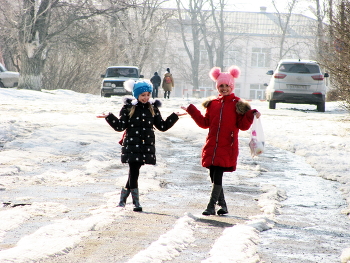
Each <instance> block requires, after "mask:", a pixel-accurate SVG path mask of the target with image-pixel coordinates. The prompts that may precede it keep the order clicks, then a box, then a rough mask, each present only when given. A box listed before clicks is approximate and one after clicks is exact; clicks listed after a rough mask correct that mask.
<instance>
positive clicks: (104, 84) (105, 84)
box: [103, 82, 112, 87]
mask: <svg viewBox="0 0 350 263" xmlns="http://www.w3.org/2000/svg"><path fill="white" fill-rule="evenodd" d="M111 86H112V83H110V82H103V87H111Z"/></svg>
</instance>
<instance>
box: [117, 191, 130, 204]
mask: <svg viewBox="0 0 350 263" xmlns="http://www.w3.org/2000/svg"><path fill="white" fill-rule="evenodd" d="M129 194H130V189H127V188H124V187H123V188H122V191H121V192H120V202H119V205H118V206H119V207H125V204H126V199H127V198H128V196H129Z"/></svg>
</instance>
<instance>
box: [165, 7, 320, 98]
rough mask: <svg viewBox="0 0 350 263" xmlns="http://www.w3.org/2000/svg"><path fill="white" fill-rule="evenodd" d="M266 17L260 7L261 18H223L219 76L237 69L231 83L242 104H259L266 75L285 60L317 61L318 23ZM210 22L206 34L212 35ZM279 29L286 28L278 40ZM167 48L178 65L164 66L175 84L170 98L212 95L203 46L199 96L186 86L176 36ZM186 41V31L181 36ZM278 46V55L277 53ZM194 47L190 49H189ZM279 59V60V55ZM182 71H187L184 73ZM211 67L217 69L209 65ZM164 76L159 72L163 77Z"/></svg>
mask: <svg viewBox="0 0 350 263" xmlns="http://www.w3.org/2000/svg"><path fill="white" fill-rule="evenodd" d="M287 17H288V14H277V13H268V12H266V8H264V7H262V8H261V10H260V12H235V11H232V12H225V13H224V21H225V41H226V42H227V43H225V44H226V47H225V49H226V50H225V53H224V54H225V55H224V67H225V68H224V71H225V70H227V68H228V67H229V66H231V65H237V66H239V67H240V69H241V76H240V77H239V78H238V79H237V80H236V88H235V94H236V95H237V96H239V97H242V98H245V99H264V91H265V86H264V84H265V83H268V81H269V79H270V76H268V75H266V72H267V71H268V70H270V69H275V66H276V65H277V62H278V61H279V60H280V59H282V58H284V59H286V58H300V59H312V60H316V59H317V58H316V53H317V52H316V44H315V43H316V35H317V34H316V31H317V21H316V20H315V19H312V18H310V17H306V16H304V15H302V14H291V15H290V19H289V22H288V23H287V22H286V21H287ZM211 22H212V21H209V22H208V23H209V24H207V25H206V27H207V28H209V29H213V30H214V28H215V27H214V26H211V25H210V23H211ZM282 28H285V30H284V31H285V32H286V33H285V35H283V31H282ZM171 32H172V33H171V34H172V41H171V46H172V48H173V50H174V51H173V52H174V53H173V54H171V56H173V57H177V58H178V59H177V62H170V61H169V62H167V63H166V64H165V65H166V66H165V67H169V68H171V73H173V76H174V79H175V89H174V91H173V93H172V94H173V96H177V97H186V96H197V97H207V96H210V95H216V94H217V92H216V91H215V89H214V88H213V81H211V80H210V79H209V77H208V72H209V70H210V66H209V63H208V61H207V58H208V53H207V51H206V49H205V46H204V44H203V43H201V45H200V47H199V49H200V72H201V73H200V74H201V75H200V77H199V90H194V89H193V85H191V84H189V77H188V74H187V73H188V71H190V70H189V67H190V66H189V59H188V55H187V54H186V52H185V49H184V45H183V42H182V38H181V34H180V31H179V30H176V29H175V30H172V31H171ZM186 34H187V36H189V38H190V36H191V32H190V30H188V31H186ZM282 44H283V50H282V51H281V47H282ZM192 46H193V45H192ZM280 54H281V55H280ZM184 65H187V71H186V70H184V68H185V67H184ZM214 66H216V65H214ZM162 73H163V72H161V74H162Z"/></svg>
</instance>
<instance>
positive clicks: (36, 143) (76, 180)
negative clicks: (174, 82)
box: [0, 89, 350, 263]
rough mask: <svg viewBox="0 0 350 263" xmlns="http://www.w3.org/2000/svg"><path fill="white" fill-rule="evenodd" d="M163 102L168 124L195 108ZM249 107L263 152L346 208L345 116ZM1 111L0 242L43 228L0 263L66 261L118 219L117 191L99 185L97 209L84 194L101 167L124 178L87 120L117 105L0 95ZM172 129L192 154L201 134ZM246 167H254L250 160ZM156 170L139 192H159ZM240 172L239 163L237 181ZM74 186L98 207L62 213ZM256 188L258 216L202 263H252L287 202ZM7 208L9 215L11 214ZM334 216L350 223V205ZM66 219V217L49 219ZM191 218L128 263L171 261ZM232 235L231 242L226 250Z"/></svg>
mask: <svg viewBox="0 0 350 263" xmlns="http://www.w3.org/2000/svg"><path fill="white" fill-rule="evenodd" d="M163 103H164V108H163V107H162V108H161V112H162V115H163V116H167V114H168V113H171V112H173V111H181V109H180V106H181V105H184V106H186V105H188V104H189V103H194V104H195V105H196V106H198V107H200V104H201V100H200V99H194V98H193V99H182V98H171V99H170V100H167V101H164V102H163ZM251 104H252V106H253V108H257V109H258V110H259V111H260V112H261V113H262V117H261V122H262V124H263V128H264V133H265V139H266V145H269V146H272V147H277V148H280V149H283V150H287V151H289V152H291V153H292V154H291V156H294V157H291V158H295V161H297V162H298V160H299V159H298V158H300V160H303V161H306V162H307V163H308V164H309V165H311V166H312V167H313V169H315V171H317V172H316V173H315V172H313V171H306V172H305V173H306V174H315V175H317V176H321V177H323V178H325V179H328V180H332V181H338V182H340V183H341V187H340V190H341V192H342V194H343V196H344V198H345V199H346V201H347V203H348V204H349V203H350V177H349V161H348V160H349V156H350V140H349V132H350V117H349V115H348V113H347V112H346V111H344V110H342V109H341V108H339V106H338V103H336V102H329V103H327V104H326V112H325V113H319V112H317V111H315V108H316V107H315V106H313V105H289V104H277V109H276V110H269V109H268V108H267V102H264V101H251ZM0 106H1V108H0V111H1V120H0V149H1V151H0V192H1V201H2V203H6V202H8V205H7V206H4V207H3V208H1V209H0V241H3V240H4V237H5V235H6V233H8V232H9V231H14V230H17V229H20V226H21V224H23V223H24V222H26V221H28V220H30V219H33V218H35V217H37V216H41V217H42V218H43V221H44V222H43V224H42V225H40V227H36V228H35V227H34V228H33V230H32V231H28V232H27V233H25V234H21V235H20V238H18V241H17V244H16V246H14V247H11V248H6V247H3V248H2V249H1V251H0V262H30V261H34V262H35V261H36V260H39V259H42V258H45V257H49V256H50V255H59V254H64V253H67V252H68V251H69V250H70V249H72V248H73V247H74V246H76V245H77V244H78V243H79V242H80V241H81V240H82V239H83V238H84V237H86V236H89V235H90V233H91V231H92V230H96V229H102V228H103V227H105V226H107V225H108V224H110V223H111V222H113V220H115V219H116V218H121V217H122V216H123V214H124V210H123V209H121V208H118V207H116V205H117V201H118V196H119V192H116V191H115V190H114V189H113V187H112V186H109V185H108V184H107V183H106V185H105V189H103V191H104V193H105V194H104V199H103V200H101V199H99V198H100V197H94V195H93V191H92V190H89V189H90V188H91V189H93V185H94V182H96V181H97V180H101V179H100V178H99V177H98V176H99V175H100V174H103V173H104V172H105V171H106V168H108V167H112V168H114V169H116V170H118V169H125V167H123V166H118V165H116V162H115V160H114V159H115V155H118V154H119V152H120V147H116V144H117V142H116V141H115V134H114V133H112V132H111V130H110V129H111V128H110V127H109V126H108V125H107V124H106V123H105V122H104V120H103V119H97V118H96V117H95V116H96V115H98V114H100V113H102V112H109V111H111V112H114V113H118V112H119V110H120V108H121V99H120V98H118V97H114V98H112V99H111V98H101V97H99V96H95V95H91V94H79V93H75V92H73V91H69V90H54V91H48V90H43V91H42V92H37V91H30V90H17V89H0ZM5 113H6V114H5ZM175 126H176V127H177V131H178V132H179V133H180V134H179V137H170V138H169V140H170V141H171V142H172V143H175V144H179V145H181V143H182V139H181V136H187V137H190V138H192V142H193V144H194V145H201V144H202V143H203V139H204V138H205V135H206V133H207V131H206V130H201V129H199V128H198V127H197V126H196V125H195V123H194V122H193V121H192V120H191V118H190V117H189V116H182V117H180V120H179V122H178V123H177V124H176V125H175ZM191 131H195V132H191ZM240 136H241V137H242V138H246V139H247V141H248V139H249V133H248V132H240ZM111 142H112V143H111ZM185 154H186V153H185V152H184V155H185ZM196 154H199V153H196ZM264 154H268V153H264ZM264 154H263V155H264ZM157 158H158V156H157ZM196 158H197V157H196ZM198 158H200V157H199V155H198ZM198 158H197V159H198ZM254 158H255V160H256V161H257V163H258V162H259V157H254ZM193 159H195V158H193ZM194 161H198V160H194ZM157 162H158V164H157V166H155V167H154V168H152V172H150V171H145V173H146V176H145V180H144V181H143V185H142V191H149V190H151V189H155V188H157V187H159V186H158V185H159V184H155V183H154V180H155V179H154V178H153V176H152V173H157V174H163V173H166V165H165V163H164V160H162V157H161V156H159V158H158V159H157ZM242 168H243V166H242V165H240V164H239V165H238V169H237V173H239V170H240V169H242ZM257 169H258V170H259V167H257ZM306 169H307V168H306ZM256 172H258V171H251V173H252V174H253V173H256ZM285 172H286V173H288V171H285ZM122 179H123V178H120V176H116V177H115V184H116V185H123V184H124V181H123V180H122ZM228 180H233V181H234V180H238V179H237V178H235V177H232V178H231V179H228ZM65 186H69V187H74V188H75V189H76V191H74V193H73V192H65V193H64V194H62V191H61V188H62V187H65ZM83 187H84V191H85V192H84V193H85V195H87V199H88V197H89V198H92V201H91V202H92V203H93V201H96V200H98V201H99V202H95V203H98V205H92V206H91V208H90V210H89V211H81V210H79V207H72V206H71V205H72V204H73V203H74V202H76V203H78V202H79V201H77V199H79V198H78V193H80V194H81V193H82V192H83V190H82V188H83ZM89 187H90V188H89ZM263 187H264V194H263V195H261V196H260V197H259V206H260V207H261V212H262V214H261V215H258V216H255V217H252V218H250V219H249V220H248V221H247V222H246V223H245V224H237V225H235V226H233V227H228V228H226V229H225V230H224V231H223V233H222V235H221V236H220V237H219V238H218V239H217V240H216V242H215V243H214V244H213V246H212V249H211V251H210V252H209V257H208V258H207V259H206V260H204V261H202V262H259V256H258V254H257V247H258V244H259V240H260V236H259V233H260V232H262V231H265V230H268V229H271V228H273V227H274V217H275V216H276V215H277V214H278V213H279V208H280V206H281V202H282V201H283V200H285V199H286V198H287V194H286V193H285V192H284V191H283V190H282V189H279V188H278V187H276V186H274V185H268V184H266V185H265V186H263ZM29 189H31V190H33V189H34V190H35V191H29ZM99 190H101V189H99ZM12 191H14V192H16V193H17V194H13V193H12ZM14 197H15V199H13V198H14ZM50 197H55V198H50ZM93 198H96V199H93ZM52 200H62V202H59V201H57V202H56V201H54V202H53V201H52ZM76 203H74V204H76ZM16 204H17V205H18V206H14V205H16ZM27 204H30V205H27ZM9 207H11V208H9ZM72 210H73V211H72ZM69 212H71V213H69ZM342 212H343V213H344V214H349V213H350V206H348V208H346V209H344V210H343V211H342ZM65 213H67V214H70V215H69V216H68V215H67V217H63V218H62V217H57V216H58V215H62V214H65ZM196 219H197V216H194V215H192V214H190V213H187V214H185V215H184V216H183V217H181V218H179V219H178V220H177V222H176V223H175V225H174V226H173V228H172V229H170V230H169V231H168V232H166V233H165V234H163V235H161V236H160V237H159V239H158V240H156V241H154V242H153V243H152V244H151V245H150V246H149V247H148V248H147V249H145V250H143V251H140V252H138V253H137V254H136V255H135V256H134V257H133V258H132V259H130V260H129V262H162V261H163V260H169V259H172V258H175V257H176V256H177V255H178V253H180V251H182V250H185V249H186V248H187V247H188V246H190V245H191V243H192V242H193V241H194V236H193V229H194V228H195V227H196V223H195V221H196ZM232 236H235V237H237V238H235V239H234V241H232ZM141 259H142V260H141ZM146 259H147V261H145V260H146ZM339 259H340V260H341V262H343V263H345V262H350V248H345V249H344V250H343V253H342V255H339Z"/></svg>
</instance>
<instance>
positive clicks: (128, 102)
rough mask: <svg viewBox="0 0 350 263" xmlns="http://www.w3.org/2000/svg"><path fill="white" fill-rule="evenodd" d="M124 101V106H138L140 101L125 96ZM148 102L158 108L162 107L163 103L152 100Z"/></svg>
mask: <svg viewBox="0 0 350 263" xmlns="http://www.w3.org/2000/svg"><path fill="white" fill-rule="evenodd" d="M122 100H123V104H124V105H136V104H137V103H138V100H137V99H135V98H134V97H132V96H124V97H123V99H122ZM148 102H149V103H150V104H152V105H153V106H155V107H157V108H159V107H161V106H162V102H161V101H160V100H158V99H150V100H149V101H148Z"/></svg>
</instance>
